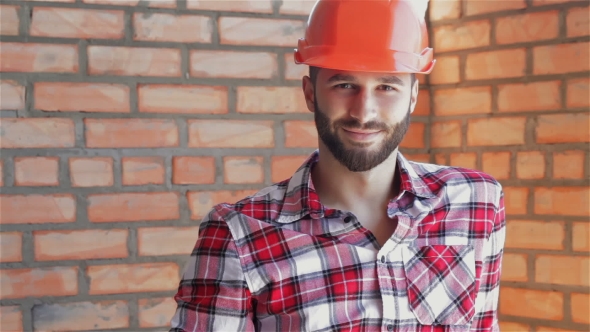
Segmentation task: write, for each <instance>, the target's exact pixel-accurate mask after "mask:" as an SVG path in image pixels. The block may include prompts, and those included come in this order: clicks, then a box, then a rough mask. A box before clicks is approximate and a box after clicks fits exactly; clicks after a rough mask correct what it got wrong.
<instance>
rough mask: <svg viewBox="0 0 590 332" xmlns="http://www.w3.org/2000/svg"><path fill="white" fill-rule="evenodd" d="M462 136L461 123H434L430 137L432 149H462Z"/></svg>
mask: <svg viewBox="0 0 590 332" xmlns="http://www.w3.org/2000/svg"><path fill="white" fill-rule="evenodd" d="M462 136H463V133H462V131H461V121H445V122H433V123H432V127H431V135H430V147H432V148H450V147H460V146H461V137H462Z"/></svg>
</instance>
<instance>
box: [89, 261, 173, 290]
mask: <svg viewBox="0 0 590 332" xmlns="http://www.w3.org/2000/svg"><path fill="white" fill-rule="evenodd" d="M86 273H87V275H88V279H89V281H90V287H89V291H88V293H89V294H90V295H98V294H124V293H141V292H158V291H172V290H176V288H177V287H178V282H179V278H178V276H179V269H178V265H176V264H175V263H140V264H116V265H96V266H89V267H88V269H87V271H86Z"/></svg>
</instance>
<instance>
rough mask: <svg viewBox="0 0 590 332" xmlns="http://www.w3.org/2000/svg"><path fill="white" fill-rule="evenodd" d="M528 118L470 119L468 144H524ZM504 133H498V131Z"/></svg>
mask: <svg viewBox="0 0 590 332" xmlns="http://www.w3.org/2000/svg"><path fill="white" fill-rule="evenodd" d="M525 123H526V119H525V118H522V117H513V118H486V119H473V120H469V121H468V124H467V145H469V146H486V145H522V144H524V136H525ZM500 132H501V133H502V135H498V133H500Z"/></svg>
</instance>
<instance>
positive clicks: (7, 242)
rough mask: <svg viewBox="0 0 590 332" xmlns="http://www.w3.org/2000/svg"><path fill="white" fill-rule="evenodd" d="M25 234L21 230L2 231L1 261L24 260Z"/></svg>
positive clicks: (0, 235) (0, 237) (0, 244)
mask: <svg viewBox="0 0 590 332" xmlns="http://www.w3.org/2000/svg"><path fill="white" fill-rule="evenodd" d="M22 250H23V236H22V233H20V232H0V262H2V263H9V262H20V261H22V260H23V253H22Z"/></svg>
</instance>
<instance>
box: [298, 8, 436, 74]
mask: <svg viewBox="0 0 590 332" xmlns="http://www.w3.org/2000/svg"><path fill="white" fill-rule="evenodd" d="M412 1H413V2H414V3H412ZM417 1H426V0H318V1H317V2H316V4H315V5H314V7H313V9H312V11H311V14H310V16H309V19H308V21H307V29H306V30H305V36H304V37H303V38H301V39H299V41H298V44H297V48H296V49H295V63H297V64H306V65H310V66H315V67H322V68H330V69H337V70H350V71H368V72H387V73H416V74H429V73H430V72H431V71H432V69H433V68H434V64H435V62H436V60H434V59H433V50H432V48H430V47H428V33H427V30H426V22H425V19H424V12H420V10H419V9H418V8H417V6H416V2H417ZM424 11H425V8H424Z"/></svg>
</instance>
